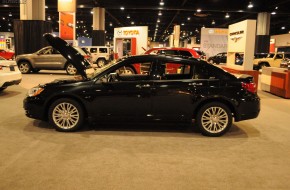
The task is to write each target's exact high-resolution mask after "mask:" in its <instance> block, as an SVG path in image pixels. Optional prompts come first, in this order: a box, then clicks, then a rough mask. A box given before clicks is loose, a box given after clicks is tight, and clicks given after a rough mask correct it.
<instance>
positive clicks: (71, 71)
mask: <svg viewBox="0 0 290 190" xmlns="http://www.w3.org/2000/svg"><path fill="white" fill-rule="evenodd" d="M65 71H66V73H67V74H68V75H75V74H77V69H76V68H75V67H74V66H73V64H71V63H67V64H66V65H65Z"/></svg>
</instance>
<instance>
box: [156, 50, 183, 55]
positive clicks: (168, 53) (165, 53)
mask: <svg viewBox="0 0 290 190" xmlns="http://www.w3.org/2000/svg"><path fill="white" fill-rule="evenodd" d="M159 54H162V55H178V52H177V51H176V50H160V51H159Z"/></svg>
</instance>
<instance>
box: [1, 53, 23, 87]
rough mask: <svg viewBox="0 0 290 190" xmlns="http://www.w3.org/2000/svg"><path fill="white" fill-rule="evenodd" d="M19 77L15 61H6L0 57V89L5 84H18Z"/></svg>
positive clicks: (5, 85) (20, 76) (20, 77)
mask: <svg viewBox="0 0 290 190" xmlns="http://www.w3.org/2000/svg"><path fill="white" fill-rule="evenodd" d="M21 79H22V75H21V72H20V71H19V69H18V66H17V64H16V61H8V60H6V59H4V58H3V57H0V91H2V90H4V89H5V88H7V86H11V85H16V84H19V83H20V82H21Z"/></svg>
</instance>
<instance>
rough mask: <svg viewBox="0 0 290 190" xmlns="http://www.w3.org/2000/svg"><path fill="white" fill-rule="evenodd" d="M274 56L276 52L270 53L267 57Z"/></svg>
mask: <svg viewBox="0 0 290 190" xmlns="http://www.w3.org/2000/svg"><path fill="white" fill-rule="evenodd" d="M274 56H275V54H273V53H269V54H268V56H267V58H273V57H274Z"/></svg>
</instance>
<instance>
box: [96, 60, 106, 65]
mask: <svg viewBox="0 0 290 190" xmlns="http://www.w3.org/2000/svg"><path fill="white" fill-rule="evenodd" d="M97 65H98V67H103V66H105V65H106V60H105V59H98V61H97Z"/></svg>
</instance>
